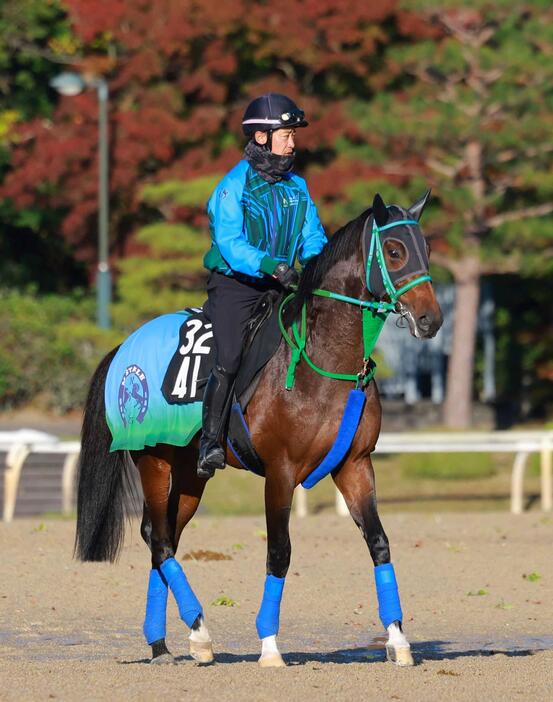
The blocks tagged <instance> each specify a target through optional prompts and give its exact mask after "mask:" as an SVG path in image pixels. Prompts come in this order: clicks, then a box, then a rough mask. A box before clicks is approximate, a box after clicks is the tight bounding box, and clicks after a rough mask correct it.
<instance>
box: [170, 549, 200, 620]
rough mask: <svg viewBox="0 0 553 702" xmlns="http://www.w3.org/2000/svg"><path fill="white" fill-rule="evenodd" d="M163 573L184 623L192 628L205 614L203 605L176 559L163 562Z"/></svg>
mask: <svg viewBox="0 0 553 702" xmlns="http://www.w3.org/2000/svg"><path fill="white" fill-rule="evenodd" d="M160 570H161V573H162V575H163V577H164V578H165V580H166V581H167V584H168V585H169V587H170V588H171V592H172V593H173V595H174V596H175V600H176V601H177V607H178V608H179V615H180V618H181V619H182V621H183V622H184V623H185V624H186V625H187V626H188V627H190V628H192V624H194V622H195V621H196V619H197V618H198V617H199V615H200V614H203V610H202V605H201V604H200V602H199V601H198V598H197V597H196V595H195V594H194V591H193V590H192V588H191V587H190V585H189V583H188V580H187V579H186V575H185V574H184V571H183V569H182V568H181V566H180V563H178V562H177V561H176V560H175V559H174V558H168V559H167V560H166V561H163V563H162V564H161V567H160Z"/></svg>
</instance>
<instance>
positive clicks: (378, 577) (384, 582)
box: [334, 457, 413, 666]
mask: <svg viewBox="0 0 553 702" xmlns="http://www.w3.org/2000/svg"><path fill="white" fill-rule="evenodd" d="M334 482H335V483H336V485H337V487H338V489H339V490H340V492H341V493H342V495H343V496H344V499H345V501H346V504H347V506H348V509H349V511H350V514H351V516H352V517H353V520H354V522H355V523H356V524H357V526H358V527H359V529H360V530H361V533H362V534H363V538H364V539H365V541H366V543H367V546H368V547H369V551H370V554H371V558H372V560H373V563H374V577H375V584H376V594H377V597H378V611H379V615H380V620H381V622H382V624H383V625H384V628H385V629H386V630H387V631H388V641H387V643H386V655H387V657H388V660H390V661H392V662H393V663H396V664H397V665H401V666H410V665H413V656H412V655H411V647H410V646H409V642H408V641H407V639H406V637H405V634H404V633H403V630H402V619H403V614H402V611H401V604H400V600H399V592H398V586H397V581H396V576H395V572H394V567H393V565H392V563H391V562H390V546H389V543H388V537H387V536H386V534H385V532H384V529H383V527H382V524H381V522H380V518H379V516H378V511H377V508H376V493H375V486H374V471H373V467H372V463H371V460H370V458H368V457H365V458H363V459H362V460H358V461H347V462H346V463H345V464H344V465H343V466H342V468H341V469H340V470H339V471H338V473H337V474H336V475H335V476H334Z"/></svg>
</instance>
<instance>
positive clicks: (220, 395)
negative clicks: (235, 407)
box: [197, 366, 236, 480]
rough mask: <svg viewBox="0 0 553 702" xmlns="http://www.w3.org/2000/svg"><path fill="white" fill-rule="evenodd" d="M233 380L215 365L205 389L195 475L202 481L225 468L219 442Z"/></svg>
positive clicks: (222, 450)
mask: <svg viewBox="0 0 553 702" xmlns="http://www.w3.org/2000/svg"><path fill="white" fill-rule="evenodd" d="M235 378H236V374H235V373H229V372H228V371H226V370H225V369H224V368H222V367H221V366H215V368H214V369H213V370H212V371H211V375H210V376H209V380H208V381H207V385H206V387H205V393H204V400H203V408H202V436H201V438H200V455H199V457H198V469H197V472H198V477H200V478H205V479H206V480H207V479H208V478H211V477H212V476H213V474H214V473H215V469H216V468H224V467H225V450H224V448H223V447H222V446H221V444H220V441H221V438H222V437H223V435H224V433H225V428H226V427H225V425H226V421H227V417H228V412H229V409H230V403H231V399H232V392H233V390H234V379H235Z"/></svg>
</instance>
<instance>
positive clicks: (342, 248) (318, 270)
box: [286, 208, 372, 320]
mask: <svg viewBox="0 0 553 702" xmlns="http://www.w3.org/2000/svg"><path fill="white" fill-rule="evenodd" d="M371 213H372V208H369V209H368V210H365V212H363V213H362V214H360V215H359V217H356V218H355V219H352V220H351V222H348V223H347V224H346V225H345V226H344V227H342V228H341V229H338V231H337V232H336V233H335V234H334V235H333V236H332V237H330V239H329V241H328V243H327V244H325V246H324V248H323V250H322V251H321V253H320V254H319V255H318V256H314V257H313V258H312V259H311V260H310V261H309V263H308V264H307V265H306V266H305V268H304V269H303V273H302V275H301V278H300V284H299V286H298V290H297V293H296V296H295V297H294V299H293V300H292V301H291V302H290V304H289V305H287V310H286V316H287V317H288V319H289V320H292V319H296V318H297V317H298V315H299V314H300V313H301V308H302V306H303V304H304V302H307V300H308V299H309V298H310V297H311V293H312V291H313V290H315V289H316V288H319V287H321V284H322V282H323V279H324V277H325V276H326V274H327V273H328V271H329V270H330V269H331V268H332V266H334V264H335V263H337V262H338V261H345V260H346V259H348V258H351V257H352V256H353V255H354V254H355V252H356V251H357V250H358V247H359V245H360V239H361V232H362V230H363V225H364V223H365V220H366V219H367V217H368V216H369V215H370V214H371Z"/></svg>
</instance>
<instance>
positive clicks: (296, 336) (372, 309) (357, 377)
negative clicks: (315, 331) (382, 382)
mask: <svg viewBox="0 0 553 702" xmlns="http://www.w3.org/2000/svg"><path fill="white" fill-rule="evenodd" d="M399 224H416V225H418V222H417V221H416V220H400V221H397V222H392V223H390V224H387V225H385V226H383V227H378V226H377V225H376V223H374V222H373V231H372V238H371V246H370V251H369V257H368V261H367V270H366V279H367V288H368V278H369V269H370V265H371V261H372V258H373V256H374V253H375V249H376V260H377V263H378V266H379V268H380V272H381V274H382V278H383V280H384V284H385V287H386V290H387V292H388V294H389V297H390V300H391V302H374V301H367V300H359V299H358V298H355V297H348V296H347V295H341V294H339V293H335V292H332V291H330V290H319V289H316V290H313V291H312V294H313V295H317V296H319V297H326V298H329V299H331V300H338V301H340V302H345V303H348V304H350V305H356V306H357V307H360V308H361V317H362V326H363V367H362V369H361V370H360V371H359V372H358V373H334V372H332V371H327V370H324V369H323V368H320V367H319V366H317V365H316V364H315V363H314V362H313V361H312V360H311V359H310V358H309V356H308V355H307V352H306V350H305V346H306V343H307V304H306V303H304V304H303V305H302V308H301V322H300V326H299V328H298V324H297V322H296V321H295V320H294V322H292V327H291V329H292V337H293V338H292V337H290V335H289V334H288V332H287V331H286V328H285V326H284V322H283V319H282V313H283V310H284V308H285V306H286V305H287V304H288V302H290V300H292V299H293V298H294V297H295V295H296V293H295V292H293V293H291V294H290V295H288V296H287V297H286V298H285V299H284V300H283V301H282V302H281V304H280V307H279V310H278V323H279V327H280V332H281V334H282V336H283V337H284V340H285V341H286V343H287V344H288V346H290V348H291V349H292V358H291V360H290V364H289V366H288V371H287V373H286V383H285V388H286V390H292V388H293V387H294V381H295V376H296V368H297V365H298V363H299V362H300V360H301V359H302V358H303V360H304V361H305V362H306V363H307V365H308V366H309V367H310V368H311V369H312V370H314V371H315V372H316V373H318V374H319V375H322V376H324V377H325V378H333V379H334V380H349V381H351V382H354V383H355V387H356V388H359V387H365V386H366V385H367V383H369V382H370V381H371V380H372V378H373V377H374V375H375V373H376V364H375V362H374V361H373V360H372V358H371V353H372V351H373V349H374V347H375V345H376V342H377V341H378V337H379V336H380V332H381V331H382V327H383V326H384V323H385V322H386V320H387V319H388V316H389V314H390V312H393V311H395V309H396V303H397V301H398V298H399V297H400V295H403V293H406V292H407V291H408V290H411V288H414V287H415V286H416V285H420V284H421V283H425V282H426V281H431V280H432V278H431V277H430V275H422V276H419V277H417V278H415V279H413V280H411V281H409V282H408V283H406V284H405V285H402V286H401V287H400V288H397V289H396V288H395V286H394V285H393V283H392V281H391V280H390V277H389V274H388V271H387V269H386V265H385V262H384V254H383V252H382V245H381V242H380V236H379V232H381V231H383V230H384V229H389V228H391V227H392V226H398V225H399Z"/></svg>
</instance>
